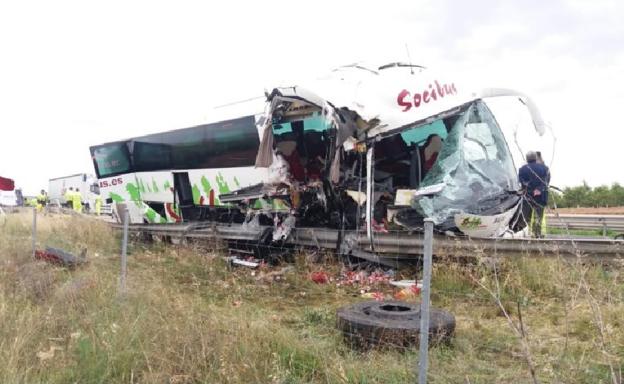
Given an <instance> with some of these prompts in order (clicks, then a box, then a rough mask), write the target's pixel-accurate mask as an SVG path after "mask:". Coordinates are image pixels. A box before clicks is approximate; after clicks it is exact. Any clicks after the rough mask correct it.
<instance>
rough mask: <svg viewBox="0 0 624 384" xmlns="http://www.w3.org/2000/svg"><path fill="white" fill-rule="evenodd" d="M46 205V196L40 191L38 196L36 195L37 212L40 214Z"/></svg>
mask: <svg viewBox="0 0 624 384" xmlns="http://www.w3.org/2000/svg"><path fill="white" fill-rule="evenodd" d="M47 204H48V195H47V193H46V192H45V191H44V190H43V189H42V190H41V192H40V193H39V195H37V210H38V211H40V212H41V210H42V209H43V207H45V206H46V205H47Z"/></svg>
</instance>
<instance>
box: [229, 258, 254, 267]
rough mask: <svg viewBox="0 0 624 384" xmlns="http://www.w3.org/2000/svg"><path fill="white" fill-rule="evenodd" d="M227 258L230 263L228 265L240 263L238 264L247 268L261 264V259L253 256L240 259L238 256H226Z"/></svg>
mask: <svg viewBox="0 0 624 384" xmlns="http://www.w3.org/2000/svg"><path fill="white" fill-rule="evenodd" d="M227 260H228V262H229V263H230V265H240V266H243V267H248V268H258V266H260V264H262V261H261V260H259V259H256V258H253V257H250V258H246V259H241V258H239V257H236V256H232V257H228V259H227Z"/></svg>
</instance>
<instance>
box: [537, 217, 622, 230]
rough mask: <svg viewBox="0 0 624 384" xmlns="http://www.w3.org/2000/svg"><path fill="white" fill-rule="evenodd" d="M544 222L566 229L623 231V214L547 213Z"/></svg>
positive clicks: (550, 225)
mask: <svg viewBox="0 0 624 384" xmlns="http://www.w3.org/2000/svg"><path fill="white" fill-rule="evenodd" d="M546 223H547V225H548V226H549V227H553V228H567V229H590V230H591V229H595V230H602V231H603V234H606V232H607V230H612V231H616V232H624V215H573V214H549V215H547V216H546Z"/></svg>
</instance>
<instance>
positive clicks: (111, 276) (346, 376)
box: [0, 214, 624, 383]
mask: <svg viewBox="0 0 624 384" xmlns="http://www.w3.org/2000/svg"><path fill="white" fill-rule="evenodd" d="M29 225H30V216H29V215H26V214H23V215H11V216H9V217H8V219H7V220H6V222H4V224H1V223H0V228H1V229H0V230H1V232H0V262H1V263H2V266H3V267H2V270H1V271H0V273H1V276H0V382H2V383H39V382H42V383H73V382H77V383H308V382H310V383H407V382H415V376H414V367H415V366H416V363H417V353H416V352H407V353H397V352H391V351H385V352H370V353H358V352H353V351H351V350H349V348H347V347H346V346H345V345H344V343H342V341H341V338H340V335H339V333H338V332H337V331H336V330H335V328H334V324H335V318H334V313H335V310H336V308H338V307H339V306H341V305H345V304H348V303H352V302H354V301H356V300H360V298H359V297H358V296H359V294H358V290H357V289H356V288H351V287H337V286H336V285H335V284H325V285H316V284H314V283H312V282H310V281H309V279H308V278H307V276H308V274H309V272H310V271H312V270H318V269H321V268H322V269H324V270H327V271H329V272H330V273H333V274H334V273H337V272H338V270H339V266H338V265H337V264H335V263H332V262H327V263H326V264H322V265H317V264H310V263H308V262H306V261H305V260H304V258H303V257H300V258H298V259H297V262H296V263H295V268H294V271H293V272H292V273H287V274H285V275H284V279H283V280H281V281H279V282H273V283H267V282H265V281H262V280H260V281H258V280H257V279H256V276H251V271H249V270H247V269H235V270H230V269H229V268H228V267H227V265H226V264H225V263H224V262H223V261H222V260H221V259H220V258H217V257H215V255H214V252H211V251H210V250H206V249H205V248H200V247H194V248H191V247H188V246H187V247H181V246H165V245H162V244H153V245H151V246H147V245H143V244H139V243H134V244H133V246H132V248H131V252H130V256H129V266H128V270H129V275H128V293H127V294H126V295H125V296H119V295H118V290H117V288H118V244H119V239H118V238H116V237H115V235H114V234H113V233H112V232H111V231H110V230H109V229H108V228H107V227H106V225H105V224H104V223H100V222H97V221H94V220H88V219H83V218H78V217H73V216H67V217H59V216H55V217H40V220H39V229H40V231H39V236H40V238H41V242H40V244H42V245H43V244H48V245H53V246H58V247H62V248H65V249H68V250H71V251H74V252H77V251H78V250H79V249H80V248H82V247H83V246H86V247H88V249H89V260H90V263H89V264H88V265H87V266H85V267H83V268H80V269H77V270H75V271H66V270H64V269H62V268H58V267H53V266H49V265H47V264H41V263H39V262H33V261H32V260H31V250H30V238H29V234H30V226H29ZM496 272H497V276H498V281H499V283H500V292H501V301H502V303H504V305H505V307H506V309H507V310H508V312H509V313H510V314H511V316H512V317H513V318H514V319H515V320H517V316H518V308H520V309H521V312H522V317H523V320H524V324H525V327H526V329H527V330H528V334H529V339H528V340H529V348H530V353H531V355H532V358H533V361H534V363H535V365H536V370H537V376H538V378H539V379H540V380H541V381H543V382H561V383H601V382H603V383H612V381H611V370H610V367H609V364H611V366H612V367H614V369H615V371H616V373H618V372H619V371H620V370H621V369H622V361H624V347H622V346H624V331H623V330H624V320H622V316H621V314H622V313H624V284H623V276H622V271H621V270H620V269H616V268H614V267H610V268H606V267H600V266H591V267H586V266H583V265H581V264H574V263H573V264H569V263H566V262H563V261H559V260H535V259H528V258H526V259H525V258H519V259H517V260H511V261H506V262H503V263H502V264H500V265H499V266H498V269H497V271H496ZM405 273H406V275H405V276H404V277H408V275H407V273H408V272H405ZM475 279H477V280H475ZM581 281H586V282H587V287H588V288H589V289H584V288H583V287H582V286H581V285H580V282H581ZM433 282H434V287H433V296H432V299H433V303H434V305H435V306H437V307H442V308H445V309H447V310H450V311H451V312H452V313H454V314H455V315H456V317H457V324H458V328H457V334H456V337H455V339H454V340H453V342H452V343H451V345H449V346H442V347H436V348H434V349H432V350H431V363H430V375H429V376H430V382H432V383H458V382H470V383H492V382H502V383H518V382H530V380H531V379H530V376H529V373H528V369H527V367H526V364H525V359H524V358H523V356H522V350H521V346H520V343H519V342H518V339H517V338H516V336H515V334H514V333H513V332H512V331H511V329H510V328H509V326H508V325H507V321H506V319H505V318H504V317H502V316H501V311H500V309H499V308H497V307H496V305H494V302H493V300H492V299H491V298H490V297H489V296H488V294H487V293H486V292H485V291H484V290H483V289H480V288H479V285H478V284H477V282H480V283H482V284H484V285H485V286H486V287H496V284H495V280H494V273H493V271H492V270H491V269H488V268H486V267H477V266H466V265H458V264H453V263H440V264H437V266H436V268H435V271H434V276H433ZM388 291H389V288H388ZM518 303H519V304H520V305H519V306H518ZM597 312H599V314H600V316H597V315H596V314H597Z"/></svg>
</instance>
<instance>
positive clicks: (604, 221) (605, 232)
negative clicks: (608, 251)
mask: <svg viewBox="0 0 624 384" xmlns="http://www.w3.org/2000/svg"><path fill="white" fill-rule="evenodd" d="M601 220H602V236H603V237H607V219H605V218H604V217H603V218H602V219H601Z"/></svg>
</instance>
